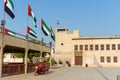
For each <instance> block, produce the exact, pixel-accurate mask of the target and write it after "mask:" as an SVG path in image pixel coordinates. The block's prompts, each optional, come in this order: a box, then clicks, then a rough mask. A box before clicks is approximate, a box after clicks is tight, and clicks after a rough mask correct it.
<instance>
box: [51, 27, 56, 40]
mask: <svg viewBox="0 0 120 80" xmlns="http://www.w3.org/2000/svg"><path fill="white" fill-rule="evenodd" d="M51 38H52V39H53V40H54V41H55V34H54V32H53V30H52V27H51Z"/></svg>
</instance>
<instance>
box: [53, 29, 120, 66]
mask: <svg viewBox="0 0 120 80" xmlns="http://www.w3.org/2000/svg"><path fill="white" fill-rule="evenodd" d="M54 58H55V60H56V61H57V62H59V61H62V62H63V63H65V62H66V61H69V63H70V64H71V66H81V67H85V66H88V67H120V37H119V36H114V37H82V36H81V34H80V32H79V31H78V30H75V31H74V32H73V33H69V31H68V29H67V28H57V29H56V44H55V54H54Z"/></svg>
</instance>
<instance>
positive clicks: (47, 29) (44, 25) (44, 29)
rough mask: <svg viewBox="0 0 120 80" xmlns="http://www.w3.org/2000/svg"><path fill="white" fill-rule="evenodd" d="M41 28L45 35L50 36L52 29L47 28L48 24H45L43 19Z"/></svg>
mask: <svg viewBox="0 0 120 80" xmlns="http://www.w3.org/2000/svg"><path fill="white" fill-rule="evenodd" d="M41 28H42V31H43V33H44V34H45V35H46V36H48V35H49V34H50V32H51V30H50V28H49V27H48V26H47V24H46V23H45V22H44V20H43V19H41Z"/></svg>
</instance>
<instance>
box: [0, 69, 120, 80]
mask: <svg viewBox="0 0 120 80" xmlns="http://www.w3.org/2000/svg"><path fill="white" fill-rule="evenodd" d="M117 75H120V68H82V67H54V68H52V69H51V70H50V71H49V72H48V73H46V74H44V75H37V76H34V73H29V74H27V75H24V74H21V75H14V76H9V77H3V78H0V80H117Z"/></svg>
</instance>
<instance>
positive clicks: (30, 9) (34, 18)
mask: <svg viewBox="0 0 120 80" xmlns="http://www.w3.org/2000/svg"><path fill="white" fill-rule="evenodd" d="M28 16H30V17H32V19H33V22H34V25H35V27H37V24H36V21H37V20H36V17H35V15H34V13H33V11H32V8H31V7H30V5H28Z"/></svg>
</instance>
